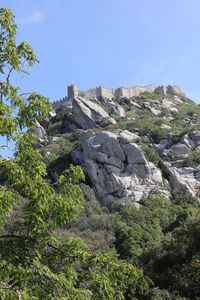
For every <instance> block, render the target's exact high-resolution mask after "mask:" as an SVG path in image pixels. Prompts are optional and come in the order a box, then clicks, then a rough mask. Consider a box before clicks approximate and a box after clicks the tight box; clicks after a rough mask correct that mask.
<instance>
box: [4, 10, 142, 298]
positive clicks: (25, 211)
mask: <svg viewBox="0 0 200 300" xmlns="http://www.w3.org/2000/svg"><path fill="white" fill-rule="evenodd" d="M16 32H17V26H16V24H15V22H14V16H13V14H12V12H11V11H10V10H8V9H6V8H1V9H0V73H1V78H0V135H1V136H6V137H7V139H8V140H13V141H14V142H15V143H16V147H17V151H16V155H15V157H14V158H13V159H9V160H3V159H0V226H1V227H0V229H1V235H0V258H1V259H0V298H2V299H81V300H82V299H134V297H136V296H137V295H139V296H140V297H142V295H144V294H146V293H147V291H148V282H147V281H146V279H145V277H144V276H143V273H142V272H141V271H140V270H137V269H136V268H135V267H133V266H132V265H130V264H127V263H125V262H123V261H119V260H118V258H117V256H116V255H113V254H112V253H107V254H106V253H100V254H98V253H96V254H92V253H88V252H87V250H86V246H85V245H84V243H83V241H82V240H81V239H79V238H75V239H73V238H68V239H66V240H64V241H63V240H62V239H60V238H59V237H58V234H57V228H58V226H62V225H64V224H66V223H69V222H71V221H72V220H73V219H74V218H75V217H76V216H77V215H78V214H79V212H80V211H81V209H82V208H83V205H84V199H83V194H82V190H81V188H80V186H79V182H80V181H82V180H84V174H83V172H82V170H81V168H80V167H74V166H70V168H69V169H68V170H66V171H64V172H63V174H62V175H61V176H60V177H59V179H58V182H57V186H58V187H57V188H56V189H55V188H54V186H52V185H50V183H49V182H48V180H47V179H46V175H47V173H46V166H45V164H44V162H43V158H42V156H41V155H40V153H39V151H38V150H37V147H36V145H37V139H36V137H35V136H34V135H33V134H31V133H30V132H25V129H31V128H32V127H33V126H34V125H35V122H36V121H38V122H40V121H41V120H42V119H43V118H44V117H46V115H47V114H48V111H49V109H50V104H49V101H48V99H46V98H45V97H44V96H42V95H40V94H39V93H30V94H27V93H26V94H24V93H23V92H22V91H21V89H20V88H19V87H14V86H13V85H12V84H11V82H10V80H11V76H12V73H13V72H17V73H19V74H23V73H25V74H27V68H28V67H31V66H33V65H34V64H35V63H38V60H37V58H36V56H35V54H34V52H33V50H32V48H31V47H30V45H29V44H28V43H26V42H23V43H21V44H19V45H17V44H16V39H15V37H16ZM16 207H17V208H20V214H21V215H20V217H18V218H17V220H16V221H17V222H14V217H15V211H16V210H15V209H16ZM10 216H11V219H9V217H10Z"/></svg>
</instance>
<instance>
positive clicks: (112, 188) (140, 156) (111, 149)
mask: <svg viewBox="0 0 200 300" xmlns="http://www.w3.org/2000/svg"><path fill="white" fill-rule="evenodd" d="M138 140H139V137H138V136H137V135H136V134H133V133H131V132H129V131H127V130H125V131H121V132H118V133H116V134H115V133H111V132H108V131H102V132H99V133H96V134H95V133H94V132H92V131H87V132H85V133H83V134H82V136H81V137H80V145H81V146H80V147H79V149H76V151H75V152H74V154H73V156H74V159H75V160H76V162H77V160H79V163H81V164H82V165H83V168H84V171H85V172H86V173H87V174H88V176H89V178H90V180H91V182H92V185H93V187H94V190H95V192H96V194H97V196H98V198H99V199H100V201H101V202H102V204H103V205H108V204H109V203H110V202H112V201H113V200H114V199H122V198H129V200H131V201H132V202H138V201H139V200H140V199H141V197H142V196H144V195H148V194H149V193H150V192H151V191H152V189H154V190H155V189H163V180H162V176H161V172H160V170H159V169H158V168H156V167H155V165H154V164H153V163H150V162H148V161H147V160H146V158H145V156H144V153H143V152H142V150H141V148H140V147H139V145H138V144H137V142H138Z"/></svg>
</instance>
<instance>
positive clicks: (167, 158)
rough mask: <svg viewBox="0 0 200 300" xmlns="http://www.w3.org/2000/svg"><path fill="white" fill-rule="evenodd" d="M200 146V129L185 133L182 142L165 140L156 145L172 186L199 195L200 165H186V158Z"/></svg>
mask: <svg viewBox="0 0 200 300" xmlns="http://www.w3.org/2000/svg"><path fill="white" fill-rule="evenodd" d="M199 146H200V132H199V131H193V132H191V133H189V134H184V135H183V136H182V138H181V140H180V142H178V143H176V144H172V143H171V142H169V141H168V140H163V141H161V142H160V143H159V144H158V145H155V148H156V150H157V152H158V153H159V155H160V157H161V159H162V163H163V167H164V168H165V170H166V172H167V174H168V176H169V182H170V185H171V187H172V188H176V189H178V190H179V191H182V192H189V193H190V194H191V195H192V196H198V197H199V196H200V195H199V191H200V176H199V175H200V166H197V167H194V168H192V167H186V166H185V160H186V159H187V157H188V155H190V154H191V152H192V151H193V150H195V149H196V148H198V147H199Z"/></svg>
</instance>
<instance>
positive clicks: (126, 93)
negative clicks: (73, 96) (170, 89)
mask: <svg viewBox="0 0 200 300" xmlns="http://www.w3.org/2000/svg"><path fill="white" fill-rule="evenodd" d="M154 90H155V88H154V87H153V86H152V85H148V86H144V87H140V86H135V87H130V88H124V87H120V88H118V89H109V88H105V87H103V86H100V87H97V88H93V89H89V90H87V91H86V92H84V96H85V97H87V98H90V99H91V98H99V97H103V98H108V99H112V98H115V97H127V98H130V97H134V96H138V95H140V94H141V93H144V92H149V93H153V92H154Z"/></svg>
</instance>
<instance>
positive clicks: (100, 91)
mask: <svg viewBox="0 0 200 300" xmlns="http://www.w3.org/2000/svg"><path fill="white" fill-rule="evenodd" d="M67 90H68V96H67V97H64V98H62V99H61V100H58V101H55V102H53V108H54V109H58V108H60V107H69V106H71V105H72V100H73V99H74V97H76V96H79V95H83V96H84V97H86V98H89V99H95V98H97V99H98V98H107V99H112V98H132V97H137V96H139V95H140V94H141V93H145V92H148V93H154V92H155V91H156V90H161V91H162V92H163V93H168V94H171V95H175V94H183V93H182V92H181V90H180V88H179V87H178V86H175V85H168V86H167V87H164V86H159V87H157V88H155V87H154V86H153V85H151V84H150V85H146V86H138V85H136V86H133V87H119V88H116V89H112V88H107V87H104V86H102V85H100V86H98V87H95V88H90V89H88V90H86V91H81V90H80V89H79V88H78V87H77V86H76V85H75V84H72V85H69V86H68V87H67Z"/></svg>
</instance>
